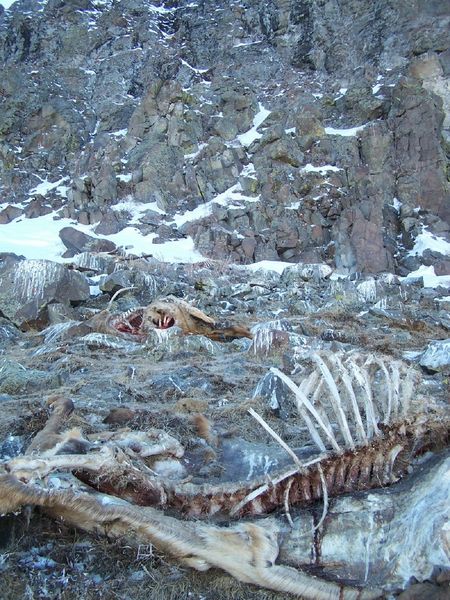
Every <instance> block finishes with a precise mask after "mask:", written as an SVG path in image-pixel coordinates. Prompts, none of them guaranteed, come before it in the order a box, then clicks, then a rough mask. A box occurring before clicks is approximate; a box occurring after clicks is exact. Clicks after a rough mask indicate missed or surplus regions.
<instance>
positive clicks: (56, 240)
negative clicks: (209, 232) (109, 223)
mask: <svg viewBox="0 0 450 600" xmlns="http://www.w3.org/2000/svg"><path fill="white" fill-rule="evenodd" d="M116 207H117V205H116ZM149 208H150V209H151V210H158V212H160V211H159V209H158V208H157V207H156V206H155V203H149V204H144V205H140V210H139V213H140V212H143V210H147V209H149ZM54 216H55V213H50V214H48V215H43V216H41V217H37V218H35V219H25V218H23V217H19V218H18V219H15V220H14V221H11V222H10V223H7V224H5V225H0V252H13V253H15V254H19V255H20V254H22V255H23V256H25V257H26V258H28V259H46V260H51V261H55V262H67V261H69V260H71V259H63V258H62V254H63V253H64V252H65V251H66V247H65V246H64V244H63V243H62V241H61V239H60V237H59V232H60V230H61V229H62V228H63V227H75V228H76V229H78V230H79V231H82V232H83V233H86V234H88V235H91V236H92V237H95V238H98V237H101V238H102V239H108V240H111V241H112V242H114V243H115V244H117V245H118V246H123V247H124V248H125V249H128V250H131V251H132V252H133V254H150V255H153V256H155V257H156V258H158V259H159V260H161V261H163V262H181V263H195V262H201V261H204V260H205V257H204V256H202V255H201V254H200V253H199V252H197V250H195V248H194V242H193V240H192V239H191V238H185V239H181V240H175V241H173V242H166V243H165V244H154V243H153V239H154V238H155V237H156V234H151V235H148V236H145V235H143V234H142V233H141V232H140V231H139V229H137V228H136V227H130V226H129V227H126V228H125V229H123V230H122V231H119V232H118V233H115V234H113V235H108V236H98V235H96V234H95V233H94V231H93V227H94V225H81V224H80V223H76V222H73V221H72V220H71V219H54V218H53V217H54Z"/></svg>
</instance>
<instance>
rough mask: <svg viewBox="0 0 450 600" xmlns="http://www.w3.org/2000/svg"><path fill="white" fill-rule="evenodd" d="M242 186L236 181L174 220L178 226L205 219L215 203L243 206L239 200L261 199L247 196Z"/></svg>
mask: <svg viewBox="0 0 450 600" xmlns="http://www.w3.org/2000/svg"><path fill="white" fill-rule="evenodd" d="M241 191H242V186H241V184H240V183H236V184H235V185H232V186H231V187H230V188H228V189H227V190H225V191H224V192H222V193H221V194H218V195H217V196H216V197H215V198H213V199H212V200H209V202H206V203H205V204H200V206H197V207H196V208H194V209H193V210H188V211H186V212H185V213H183V214H182V215H174V218H173V220H174V221H175V223H176V225H177V227H181V225H184V223H189V222H191V221H198V220H199V219H204V218H205V217H208V216H209V215H210V214H211V213H212V208H213V204H220V205H221V206H230V207H232V206H233V203H237V204H235V206H239V207H240V206H241V205H239V202H242V201H243V202H258V201H259V200H260V196H245V195H244V194H242V193H241Z"/></svg>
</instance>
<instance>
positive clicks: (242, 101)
mask: <svg viewBox="0 0 450 600" xmlns="http://www.w3.org/2000/svg"><path fill="white" fill-rule="evenodd" d="M0 19H1V20H0V56H1V61H2V64H3V68H2V78H1V81H0V95H1V97H2V110H1V113H0V131H1V145H0V182H1V188H0V194H1V196H0V202H1V203H2V204H1V205H0V208H1V209H2V210H1V211H0V223H8V222H11V221H13V220H14V219H17V218H18V217H19V216H21V215H23V214H24V215H25V216H26V217H29V218H33V217H34V218H36V217H39V216H40V215H43V214H51V213H53V211H57V212H56V214H57V215H58V216H59V217H69V218H70V219H72V220H74V221H75V222H78V223H80V224H84V225H92V229H93V231H94V232H95V233H94V235H95V234H97V235H100V236H102V235H109V234H114V233H117V232H119V231H120V230H123V229H124V228H125V227H126V225H127V224H128V223H129V222H130V221H132V225H133V227H135V228H137V229H139V230H140V232H141V233H142V234H143V235H147V236H148V242H149V253H152V251H153V250H155V252H156V251H157V247H155V246H153V247H152V246H151V245H150V241H154V244H158V243H159V244H160V243H162V242H165V241H168V240H177V239H181V238H184V237H186V236H190V237H192V238H193V240H194V242H195V246H196V248H197V249H198V250H199V251H200V253H201V254H203V255H204V256H206V257H212V258H221V259H226V260H228V261H231V262H241V263H250V262H256V261H260V260H264V259H269V260H282V261H288V262H305V263H311V262H326V263H328V264H330V265H331V266H332V267H337V268H338V269H339V270H342V271H343V272H347V273H348V272H350V273H352V272H355V271H363V272H368V273H370V272H372V273H376V272H382V271H394V272H396V273H398V274H400V275H406V274H407V273H409V272H411V271H415V270H416V269H418V267H419V266H420V264H421V261H422V262H423V263H424V264H425V265H433V266H434V267H435V272H436V274H438V275H448V274H449V273H450V263H449V260H448V258H447V259H446V258H445V254H447V253H448V245H446V244H445V242H443V241H441V244H440V245H439V244H438V243H435V244H434V246H433V245H432V247H431V250H428V251H427V252H425V254H424V256H421V254H423V248H422V249H420V248H419V249H417V247H416V250H414V241H415V240H416V239H417V236H419V235H421V234H422V235H423V234H424V232H425V233H426V234H427V235H429V236H430V237H431V234H434V235H435V236H438V238H443V239H444V240H445V239H446V238H447V240H448V234H449V227H450V226H449V217H450V203H449V201H448V200H449V193H448V192H449V184H448V153H449V131H450V91H449V72H450V49H449V43H450V42H449V36H448V30H449V26H450V10H449V8H448V3H447V2H445V1H444V0H443V1H433V2H427V1H425V0H423V1H415V2H411V1H409V0H408V1H406V0H401V1H398V2H392V1H383V0H378V1H377V2H365V1H360V0H344V1H342V0H315V1H313V0H302V1H295V2H294V1H289V0H279V1H277V2H276V1H269V2H267V1H265V0H264V1H262V0H261V1H259V0H249V1H244V2H220V1H198V2H195V1H194V2H192V1H188V0H185V1H183V0H180V1H168V2H156V1H155V2H150V0H139V1H138V0H127V1H126V2H125V1H119V0H47V1H44V0H40V1H38V0H18V1H17V2H15V3H14V4H13V5H12V7H11V8H10V10H8V11H2V13H1V14H0ZM192 211H193V212H192ZM0 231H1V229H0ZM432 239H433V240H434V241H435V242H436V238H432ZM0 249H1V248H0ZM411 249H413V252H409V251H411ZM131 251H132V250H131ZM19 253H20V248H19Z"/></svg>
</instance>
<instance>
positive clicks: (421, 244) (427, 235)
mask: <svg viewBox="0 0 450 600" xmlns="http://www.w3.org/2000/svg"><path fill="white" fill-rule="evenodd" d="M425 250H431V251H432V252H439V254H443V255H444V256H449V255H450V244H449V243H448V242H447V241H446V240H444V238H441V237H438V236H437V235H434V234H433V233H431V231H428V230H427V229H425V228H424V229H423V230H422V232H421V233H419V235H418V236H417V237H416V239H415V241H414V247H413V248H412V250H410V251H409V252H408V256H422V255H423V253H424V252H425Z"/></svg>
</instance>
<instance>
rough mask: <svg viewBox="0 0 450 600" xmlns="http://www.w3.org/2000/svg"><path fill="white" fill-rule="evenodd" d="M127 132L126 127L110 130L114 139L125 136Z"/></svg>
mask: <svg viewBox="0 0 450 600" xmlns="http://www.w3.org/2000/svg"><path fill="white" fill-rule="evenodd" d="M120 106H121V105H120ZM127 133H128V129H118V130H117V131H111V135H112V136H114V137H115V138H116V139H119V138H121V137H125V136H126V135H127Z"/></svg>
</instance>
